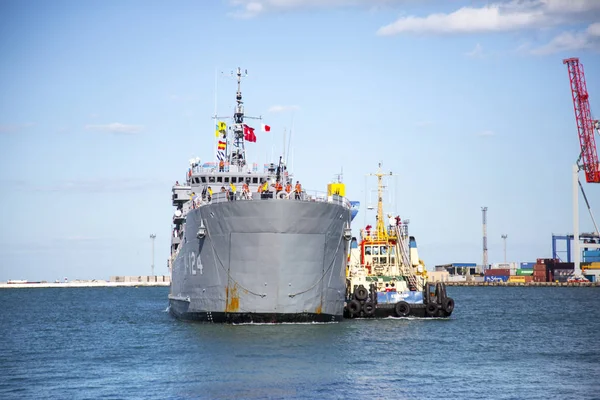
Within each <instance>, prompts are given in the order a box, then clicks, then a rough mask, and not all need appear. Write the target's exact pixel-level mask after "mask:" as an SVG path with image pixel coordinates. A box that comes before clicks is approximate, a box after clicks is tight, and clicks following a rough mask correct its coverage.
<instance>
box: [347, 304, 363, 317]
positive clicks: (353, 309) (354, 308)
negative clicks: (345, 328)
mask: <svg viewBox="0 0 600 400" xmlns="http://www.w3.org/2000/svg"><path fill="white" fill-rule="evenodd" d="M346 308H348V312H349V313H350V316H354V315H357V314H358V313H360V309H361V306H360V303H359V302H358V301H357V300H351V301H350V303H348V305H347V306H346Z"/></svg>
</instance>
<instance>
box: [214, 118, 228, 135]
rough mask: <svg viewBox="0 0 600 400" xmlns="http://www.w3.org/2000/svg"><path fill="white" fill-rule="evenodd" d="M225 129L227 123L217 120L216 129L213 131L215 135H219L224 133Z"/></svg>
mask: <svg viewBox="0 0 600 400" xmlns="http://www.w3.org/2000/svg"><path fill="white" fill-rule="evenodd" d="M226 130H227V124H226V123H225V122H223V121H218V122H217V129H216V131H215V136H216V137H219V135H221V134H223V133H225V131H226Z"/></svg>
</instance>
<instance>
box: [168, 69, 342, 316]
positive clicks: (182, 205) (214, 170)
mask: <svg viewBox="0 0 600 400" xmlns="http://www.w3.org/2000/svg"><path fill="white" fill-rule="evenodd" d="M241 78H242V73H241V70H240V69H239V68H238V69H237V87H238V89H237V93H236V107H235V111H234V115H233V118H232V120H233V123H231V124H230V126H229V127H228V126H227V124H226V123H225V122H220V121H219V122H217V130H216V135H217V136H218V145H217V159H218V161H217V162H216V163H205V164H201V163H199V162H198V161H197V160H192V162H191V166H190V169H189V170H188V174H187V178H186V184H185V185H179V184H176V185H175V186H174V187H173V189H172V191H173V197H172V200H173V205H174V206H175V207H176V210H175V215H174V217H173V230H172V240H171V243H172V244H171V258H170V260H169V264H170V265H169V266H170V269H171V274H172V278H171V290H170V294H169V304H170V312H171V313H172V314H173V315H175V316H176V317H177V318H180V319H187V320H197V321H205V322H227V323H264V322H267V323H279V322H333V321H339V320H341V319H342V315H343V310H344V300H345V292H346V286H345V267H346V259H347V254H348V246H349V241H350V239H351V231H350V221H351V204H350V202H349V201H348V200H347V199H346V198H345V197H344V186H343V184H342V183H341V182H338V183H333V184H329V185H328V191H327V193H317V192H307V191H306V190H304V189H302V187H301V185H300V183H299V182H298V181H296V182H294V181H293V175H292V174H291V173H290V172H289V171H288V169H287V166H286V163H285V160H283V159H282V158H281V157H280V159H279V162H278V163H271V164H267V165H264V166H262V168H259V166H258V165H257V164H255V163H254V164H249V163H247V161H246V152H245V145H246V142H255V141H256V135H255V134H254V129H253V128H251V127H249V126H248V125H246V124H245V123H244V108H243V102H242V93H241V88H240V86H241Z"/></svg>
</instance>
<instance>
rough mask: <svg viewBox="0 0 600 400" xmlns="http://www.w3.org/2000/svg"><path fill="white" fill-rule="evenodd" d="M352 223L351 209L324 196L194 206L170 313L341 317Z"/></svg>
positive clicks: (206, 318) (228, 319)
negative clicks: (321, 199) (347, 234)
mask: <svg viewBox="0 0 600 400" xmlns="http://www.w3.org/2000/svg"><path fill="white" fill-rule="evenodd" d="M349 222H350V210H349V209H348V208H346V207H344V206H342V205H341V204H339V203H328V202H309V201H296V200H288V199H281V200H279V199H268V200H259V199H256V200H252V201H248V200H244V201H241V200H238V201H230V202H223V203H217V204H209V205H205V206H202V207H200V208H198V209H194V210H191V211H190V212H189V213H188V215H187V217H186V225H185V236H184V240H183V242H182V244H181V245H180V246H181V249H180V251H179V253H178V255H177V257H176V258H175V260H174V262H173V270H172V282H171V292H170V295H169V302H170V312H171V314H173V315H174V316H175V317H177V318H179V319H183V320H193V321H203V322H214V323H282V322H336V321H339V320H341V319H342V316H343V310H344V300H345V299H344V297H345V265H346V258H347V251H348V242H347V240H346V239H345V238H344V229H345V228H346V226H347V224H349ZM199 232H201V233H200V235H199V234H198V233H199Z"/></svg>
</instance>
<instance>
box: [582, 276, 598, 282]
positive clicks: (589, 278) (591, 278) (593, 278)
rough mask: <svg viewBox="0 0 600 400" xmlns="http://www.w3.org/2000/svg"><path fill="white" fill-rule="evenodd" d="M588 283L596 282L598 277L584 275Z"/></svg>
mask: <svg viewBox="0 0 600 400" xmlns="http://www.w3.org/2000/svg"><path fill="white" fill-rule="evenodd" d="M584 276H585V277H586V278H587V280H588V281H590V282H596V275H584Z"/></svg>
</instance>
